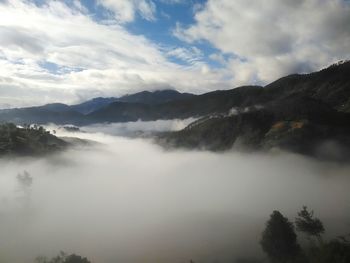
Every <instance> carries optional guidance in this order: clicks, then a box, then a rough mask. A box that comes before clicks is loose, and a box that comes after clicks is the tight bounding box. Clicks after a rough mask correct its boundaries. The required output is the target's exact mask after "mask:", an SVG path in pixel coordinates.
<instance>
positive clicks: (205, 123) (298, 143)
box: [157, 95, 350, 160]
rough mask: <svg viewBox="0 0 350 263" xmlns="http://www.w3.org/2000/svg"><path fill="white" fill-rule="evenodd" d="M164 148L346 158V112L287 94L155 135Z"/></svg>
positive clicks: (349, 128)
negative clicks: (258, 104) (291, 153)
mask: <svg viewBox="0 0 350 263" xmlns="http://www.w3.org/2000/svg"><path fill="white" fill-rule="evenodd" d="M157 141H158V142H159V143H161V144H163V145H165V146H170V147H184V148H191V149H193V148H197V149H206V150H212V151H225V150H229V149H231V148H232V147H235V148H238V149H244V150H271V149H282V150H287V151H292V152H297V153H302V154H307V155H312V156H319V157H322V158H327V159H336V160H342V159H344V158H348V156H349V153H350V151H349V149H350V114H349V113H344V112H339V111H337V110H335V109H333V108H332V107H330V106H329V105H328V104H326V103H323V102H321V101H318V100H315V99H313V98H309V97H303V96H299V95H291V96H289V97H286V98H284V99H281V100H279V101H274V102H271V103H268V104H266V105H265V106H264V107H258V108H257V107H250V108H245V109H244V110H242V111H241V112H239V111H237V112H235V113H234V114H227V115H216V116H215V115H214V116H207V117H205V118H202V119H199V120H197V121H196V122H194V123H192V124H190V125H189V126H188V127H186V128H185V129H184V130H181V131H177V132H168V133H162V134H159V135H158V138H157Z"/></svg>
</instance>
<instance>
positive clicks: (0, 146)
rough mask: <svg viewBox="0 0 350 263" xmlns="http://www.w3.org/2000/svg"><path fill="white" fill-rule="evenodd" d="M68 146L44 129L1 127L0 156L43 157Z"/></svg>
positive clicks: (5, 125) (9, 125)
mask: <svg viewBox="0 0 350 263" xmlns="http://www.w3.org/2000/svg"><path fill="white" fill-rule="evenodd" d="M68 145H69V144H68V143H67V142H65V141H64V140H61V139H59V138H57V137H56V136H54V135H52V134H50V133H49V132H47V131H46V130H45V129H43V128H42V127H36V126H35V127H25V128H19V127H16V126H15V125H14V124H10V123H8V124H1V125H0V156H1V155H8V154H10V155H28V156H33V155H43V154H48V153H52V152H55V151H58V150H61V149H64V148H66V147H67V146H68Z"/></svg>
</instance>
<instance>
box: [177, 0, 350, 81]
mask: <svg viewBox="0 0 350 263" xmlns="http://www.w3.org/2000/svg"><path fill="white" fill-rule="evenodd" d="M174 34H175V35H177V36H178V37H179V38H180V39H183V40H185V41H187V42H190V43H194V42H197V41H208V42H210V43H211V44H213V45H214V46H215V47H216V48H218V49H219V50H220V51H221V52H222V53H224V54H227V55H229V59H227V60H226V62H225V63H226V66H227V68H228V69H229V70H230V71H231V72H232V74H233V78H234V82H235V83H242V84H246V83H254V82H255V83H266V82H269V81H273V80H274V79H276V78H278V77H281V76H283V75H287V74H291V73H303V72H311V71H314V70H318V69H320V68H322V67H324V66H326V65H328V64H331V63H334V62H336V61H338V60H341V59H344V58H350V57H349V52H348V51H349V50H350V3H349V2H348V1H344V0H329V1H325V0H296V1H280V0H268V1H267V0H266V1H254V0H235V1H231V0H208V1H207V3H205V4H204V5H203V6H201V7H200V8H197V10H196V12H195V24H193V25H190V26H181V25H178V26H177V28H176V29H175V30H174ZM215 56H218V55H217V54H214V57H215Z"/></svg>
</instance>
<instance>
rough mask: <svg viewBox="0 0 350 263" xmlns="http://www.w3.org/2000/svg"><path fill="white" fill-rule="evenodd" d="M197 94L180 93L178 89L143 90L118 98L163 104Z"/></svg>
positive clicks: (123, 100) (121, 100) (127, 100)
mask: <svg viewBox="0 0 350 263" xmlns="http://www.w3.org/2000/svg"><path fill="white" fill-rule="evenodd" d="M193 96H195V95H194V94H191V93H180V92H178V91H176V90H171V89H167V90H156V91H153V92H151V91H141V92H138V93H135V94H131V95H125V96H123V97H120V98H119V99H118V101H119V102H129V103H144V104H161V103H166V102H170V101H174V100H182V99H187V98H190V97H193Z"/></svg>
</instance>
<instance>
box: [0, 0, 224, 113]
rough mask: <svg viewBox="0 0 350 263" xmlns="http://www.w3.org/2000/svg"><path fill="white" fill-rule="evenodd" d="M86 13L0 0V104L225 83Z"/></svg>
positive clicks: (204, 87) (54, 3)
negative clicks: (0, 0)
mask: <svg viewBox="0 0 350 263" xmlns="http://www.w3.org/2000/svg"><path fill="white" fill-rule="evenodd" d="M145 10H146V9H145ZM85 11H86V10H85ZM85 11H84V10H83V11H81V10H80V8H71V7H68V6H67V5H65V4H64V3H63V2H59V1H47V2H46V3H45V4H44V5H42V6H40V7H38V6H36V5H34V4H31V3H29V2H27V1H19V0H9V1H8V3H2V4H1V3H0V13H1V16H0V35H1V38H0V76H1V77H2V78H1V81H0V104H2V105H4V104H6V105H8V104H11V105H12V106H23V105H33V104H35V105H37V104H43V103H49V102H57V101H58V102H66V103H74V102H77V101H79V100H84V99H89V98H92V97H94V96H119V95H122V94H125V93H132V92H136V91H140V90H145V89H159V88H162V87H169V86H172V87H174V88H176V89H179V90H180V91H190V92H204V91H208V90H212V89H213V87H220V88H227V87H229V86H228V83H227V82H226V81H225V80H224V75H223V73H222V72H219V71H214V70H206V71H203V70H202V65H201V67H185V66H180V65H178V64H176V63H172V62H170V61H169V60H168V54H167V52H168V51H169V48H168V49H165V48H164V47H160V46H158V45H156V44H154V43H152V42H151V41H150V40H148V39H146V38H145V37H143V36H142V35H133V34H130V33H129V32H128V31H127V30H125V28H124V27H123V26H122V25H120V24H118V23H115V22H114V23H113V22H112V23H108V24H101V23H98V22H96V21H94V20H93V19H92V18H91V17H90V15H89V14H86V13H85ZM144 12H147V11H144ZM191 52H193V54H196V52H197V53H198V50H197V51H196V49H192V50H191ZM47 63H51V65H54V66H55V67H56V68H57V69H58V72H59V74H57V72H55V71H52V70H50V68H49V65H47ZM197 63H199V61H197ZM203 63H204V62H203ZM43 65H47V67H46V68H45V67H44V66H43ZM19 98H20V99H19Z"/></svg>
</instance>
